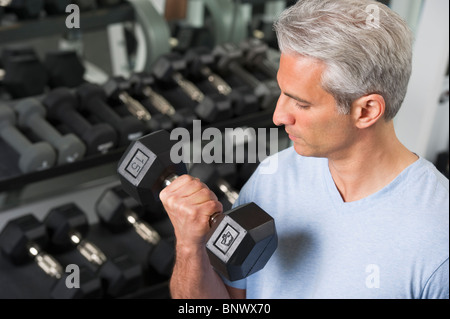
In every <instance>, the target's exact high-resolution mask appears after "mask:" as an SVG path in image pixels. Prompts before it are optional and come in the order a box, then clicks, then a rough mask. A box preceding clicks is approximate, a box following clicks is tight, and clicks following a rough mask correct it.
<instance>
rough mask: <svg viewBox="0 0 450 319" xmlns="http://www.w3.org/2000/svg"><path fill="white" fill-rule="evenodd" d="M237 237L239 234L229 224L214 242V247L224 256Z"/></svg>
mask: <svg viewBox="0 0 450 319" xmlns="http://www.w3.org/2000/svg"><path fill="white" fill-rule="evenodd" d="M238 236H239V232H238V231H237V230H236V229H234V228H233V227H232V226H231V225H230V224H227V225H226V226H225V228H224V229H223V231H222V232H221V233H220V235H219V236H218V237H217V239H216V241H215V242H214V246H216V247H217V248H218V249H219V250H220V251H221V252H222V253H224V254H226V253H227V252H228V250H229V249H230V247H231V246H232V245H233V243H234V241H235V240H236V238H237V237H238Z"/></svg>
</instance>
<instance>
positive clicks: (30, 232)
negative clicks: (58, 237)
mask: <svg viewBox="0 0 450 319" xmlns="http://www.w3.org/2000/svg"><path fill="white" fill-rule="evenodd" d="M47 244H48V234H47V231H46V228H45V226H44V224H43V223H41V222H40V221H39V220H38V219H37V218H36V217H35V216H34V215H32V214H28V215H24V216H22V217H19V218H16V219H13V220H10V221H9V222H8V223H7V224H6V226H5V228H4V229H3V230H2V232H1V233H0V247H1V250H2V253H3V255H4V256H6V257H7V258H8V259H9V260H10V261H11V262H12V263H13V264H14V265H17V266H20V265H24V264H26V263H28V262H30V261H34V262H36V263H37V265H38V266H39V268H40V269H41V270H43V271H44V272H45V273H46V274H47V275H49V276H50V277H52V278H53V279H54V280H56V282H55V283H54V284H53V286H52V290H51V292H50V296H51V297H52V298H56V299H79V298H99V297H101V296H102V286H101V282H100V280H99V279H98V278H97V277H95V276H94V275H93V274H92V273H91V272H90V271H88V270H87V269H85V268H82V269H81V268H80V287H79V288H68V287H67V286H66V279H67V274H66V273H65V272H64V269H63V267H62V265H61V264H60V263H59V262H58V261H57V260H56V259H55V258H54V257H52V256H51V255H49V254H47V253H46V252H45V251H43V249H44V247H46V245H47Z"/></svg>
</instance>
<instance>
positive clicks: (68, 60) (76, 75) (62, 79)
mask: <svg viewBox="0 0 450 319" xmlns="http://www.w3.org/2000/svg"><path fill="white" fill-rule="evenodd" d="M44 64H45V67H46V69H47V73H48V76H49V80H48V85H49V87H51V88H56V87H68V88H75V87H77V86H79V85H81V84H82V83H84V72H85V68H84V65H83V63H82V62H81V60H80V58H79V56H78V54H77V53H76V52H75V51H69V50H67V51H53V52H47V53H46V55H45V62H44Z"/></svg>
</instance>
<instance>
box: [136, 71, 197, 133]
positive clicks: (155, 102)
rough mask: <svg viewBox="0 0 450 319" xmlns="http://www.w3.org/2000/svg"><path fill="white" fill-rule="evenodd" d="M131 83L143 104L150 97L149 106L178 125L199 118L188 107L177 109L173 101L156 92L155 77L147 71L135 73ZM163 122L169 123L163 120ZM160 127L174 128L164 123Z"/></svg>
mask: <svg viewBox="0 0 450 319" xmlns="http://www.w3.org/2000/svg"><path fill="white" fill-rule="evenodd" d="M130 84H131V90H132V92H133V95H135V96H136V97H137V98H138V99H140V100H141V102H142V103H143V104H146V101H142V100H143V99H148V100H149V102H150V104H151V106H149V107H153V108H154V109H155V110H156V111H158V112H160V113H161V114H163V115H165V116H167V117H169V118H170V119H171V120H172V122H173V123H175V125H176V126H181V127H187V126H188V125H189V124H192V121H193V120H195V119H197V117H196V116H195V115H194V114H189V113H190V112H188V109H187V108H184V109H182V110H176V109H175V107H174V106H173V105H172V103H170V102H169V101H168V100H167V99H166V98H165V97H164V96H162V95H161V94H159V93H158V92H156V91H155V90H154V88H153V87H152V86H153V85H154V84H155V78H154V77H153V76H152V75H151V74H149V73H147V72H139V73H134V74H133V75H132V76H131V77H130ZM146 106H147V105H146ZM181 113H183V114H181ZM191 113H192V112H191ZM162 124H167V123H166V122H162ZM160 127H161V128H160V129H165V130H170V129H171V128H172V127H163V125H160Z"/></svg>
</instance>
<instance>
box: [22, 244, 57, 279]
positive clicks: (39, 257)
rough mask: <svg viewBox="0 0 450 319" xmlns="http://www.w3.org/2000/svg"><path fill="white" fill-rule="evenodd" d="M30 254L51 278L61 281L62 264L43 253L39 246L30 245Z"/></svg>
mask: <svg viewBox="0 0 450 319" xmlns="http://www.w3.org/2000/svg"><path fill="white" fill-rule="evenodd" d="M28 253H29V254H30V256H31V257H33V260H34V261H35V262H36V263H37V265H38V266H39V268H41V269H42V270H43V271H44V272H45V273H46V274H47V275H49V276H50V277H53V278H56V279H59V278H61V277H62V275H63V268H62V266H61V264H60V263H59V262H58V261H56V259H54V258H53V257H52V256H50V255H48V254H46V253H44V252H43V251H41V249H40V247H39V246H38V245H37V244H30V245H29V246H28Z"/></svg>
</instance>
